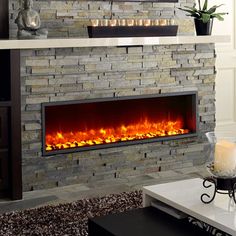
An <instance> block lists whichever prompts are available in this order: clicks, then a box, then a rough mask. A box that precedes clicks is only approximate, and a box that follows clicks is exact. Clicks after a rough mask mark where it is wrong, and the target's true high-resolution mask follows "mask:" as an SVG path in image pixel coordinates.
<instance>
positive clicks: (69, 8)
mask: <svg viewBox="0 0 236 236" xmlns="http://www.w3.org/2000/svg"><path fill="white" fill-rule="evenodd" d="M193 3H194V0H179V2H178V3H155V2H120V3H119V2H113V4H112V5H111V1H83V0H82V1H81V0H74V1H66V0H63V1H62V0H55V1H52V0H34V9H35V10H37V11H38V12H39V13H40V17H41V21H42V26H43V27H46V28H48V30H49V37H87V30H86V26H87V25H88V24H89V21H90V20H91V19H94V18H96V19H110V18H116V19H117V18H126V19H128V18H136V19H137V18H141V19H163V18H164V19H174V21H175V22H176V24H178V25H179V30H178V34H179V35H190V34H193V33H194V27H193V22H192V19H191V18H190V17H187V16H186V15H185V13H184V12H182V11H180V10H179V9H178V7H183V6H187V5H188V6H192V5H193ZM20 6H21V1H20V0H19V1H17V0H9V8H10V15H9V18H10V35H11V37H12V38H14V37H15V36H16V31H17V28H16V25H15V23H14V19H15V18H16V16H17V13H18V9H19V8H20ZM214 65H215V50H214V45H212V44H201V45H200V44H199V45H191V44H189V45H171V46H168V45H166V46H137V47H97V48H67V49H42V50H22V51H21V91H22V101H21V102H22V149H23V150H22V152H23V161H22V162H23V163H22V168H23V186H24V191H28V190H34V189H42V188H50V187H55V186H62V185H67V184H74V183H87V182H91V181H98V180H104V179H107V178H109V179H116V178H126V177H127V176H132V175H141V174H145V173H151V172H157V171H163V170H170V169H178V168H183V167H191V166H195V165H199V164H202V163H204V161H205V159H206V156H207V154H206V146H207V142H206V140H205V138H204V133H205V132H207V131H211V130H213V129H214V127H215V105H214V101H215V68H214ZM180 91H198V110H199V117H198V121H199V131H200V132H199V135H198V137H194V138H185V139H181V140H174V141H165V142H155V143H149V144H142V145H132V146H124V147H116V148H109V149H100V150H93V151H85V152H78V153H72V154H60V155H54V156H47V157H43V156H42V121H41V103H43V102H54V101H73V100H80V99H91V98H104V97H120V96H129V95H148V94H156V93H170V92H180Z"/></svg>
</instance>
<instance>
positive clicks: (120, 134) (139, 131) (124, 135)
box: [46, 119, 189, 151]
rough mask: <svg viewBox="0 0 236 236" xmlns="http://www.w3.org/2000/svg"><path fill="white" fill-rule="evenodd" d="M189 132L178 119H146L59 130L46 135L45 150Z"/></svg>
mask: <svg viewBox="0 0 236 236" xmlns="http://www.w3.org/2000/svg"><path fill="white" fill-rule="evenodd" d="M186 133H189V130H188V129H184V128H183V125H182V122H181V121H180V120H176V121H162V122H150V121H148V119H145V120H144V121H140V122H138V123H135V124H131V125H126V126H125V125H121V126H120V127H117V128H100V129H90V130H86V131H76V132H73V131H71V132H64V133H62V132H60V131H57V132H56V133H52V134H47V135H46V151H53V150H60V149H67V148H76V147H83V146H94V145H98V144H107V143H116V142H123V141H131V140H140V139H150V138H157V137H160V136H171V135H178V134H186Z"/></svg>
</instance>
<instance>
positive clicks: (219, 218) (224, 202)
mask: <svg viewBox="0 0 236 236" xmlns="http://www.w3.org/2000/svg"><path fill="white" fill-rule="evenodd" d="M202 183H203V180H202V179H200V178H196V179H188V180H181V181H176V182H171V183H165V184H158V185H152V186H146V187H144V188H143V193H144V195H145V194H146V195H148V196H151V197H153V198H155V199H157V200H160V201H162V202H164V203H166V204H168V205H170V206H172V207H174V208H176V209H179V210H180V211H183V212H185V213H187V214H188V215H190V216H193V217H195V218H197V219H199V220H201V221H203V222H205V223H208V224H210V225H212V226H214V227H216V228H218V229H220V230H222V231H224V232H226V233H229V234H231V235H234V236H236V206H235V204H234V202H233V200H232V199H230V198H229V196H228V195H225V194H218V193H217V194H216V197H215V199H214V201H213V202H211V203H210V204H204V203H202V202H201V200H200V197H201V195H202V194H203V193H209V195H210V196H212V194H211V193H212V191H213V187H211V188H210V189H209V190H207V189H206V188H204V187H203V185H202Z"/></svg>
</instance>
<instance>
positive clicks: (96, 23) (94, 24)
mask: <svg viewBox="0 0 236 236" xmlns="http://www.w3.org/2000/svg"><path fill="white" fill-rule="evenodd" d="M91 24H92V26H94V27H96V26H98V25H99V20H97V19H93V20H91Z"/></svg>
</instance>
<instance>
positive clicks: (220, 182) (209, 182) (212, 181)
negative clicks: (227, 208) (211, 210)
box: [201, 176, 236, 204]
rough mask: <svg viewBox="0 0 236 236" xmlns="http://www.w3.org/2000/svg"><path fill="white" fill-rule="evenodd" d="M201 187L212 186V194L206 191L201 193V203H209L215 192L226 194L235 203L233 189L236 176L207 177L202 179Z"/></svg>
mask: <svg viewBox="0 0 236 236" xmlns="http://www.w3.org/2000/svg"><path fill="white" fill-rule="evenodd" d="M203 187H204V188H211V187H213V188H214V192H213V195H212V196H210V195H209V194H207V193H203V194H202V195H201V201H202V202H203V203H206V204H208V203H211V202H212V201H213V200H214V199H215V196H216V193H219V194H228V195H229V197H230V198H232V199H233V200H234V203H236V198H235V190H236V177H228V178H223V177H215V176H212V177H207V178H204V180H203Z"/></svg>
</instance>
